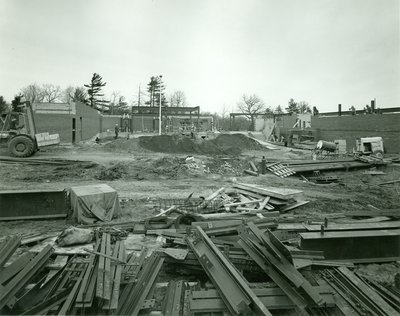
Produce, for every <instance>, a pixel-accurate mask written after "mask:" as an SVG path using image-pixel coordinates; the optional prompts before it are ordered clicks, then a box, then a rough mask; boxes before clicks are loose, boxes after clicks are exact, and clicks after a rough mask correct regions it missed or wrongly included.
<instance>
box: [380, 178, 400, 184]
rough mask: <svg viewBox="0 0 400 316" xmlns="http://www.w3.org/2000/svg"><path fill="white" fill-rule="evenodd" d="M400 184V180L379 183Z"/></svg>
mask: <svg viewBox="0 0 400 316" xmlns="http://www.w3.org/2000/svg"><path fill="white" fill-rule="evenodd" d="M399 182H400V179H399V180H392V181H387V182H381V183H378V185H385V184H394V183H399Z"/></svg>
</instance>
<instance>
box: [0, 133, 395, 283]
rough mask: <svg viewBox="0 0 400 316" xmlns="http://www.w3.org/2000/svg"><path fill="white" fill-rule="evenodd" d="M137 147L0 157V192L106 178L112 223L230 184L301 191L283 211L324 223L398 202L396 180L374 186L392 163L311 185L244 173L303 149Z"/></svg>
mask: <svg viewBox="0 0 400 316" xmlns="http://www.w3.org/2000/svg"><path fill="white" fill-rule="evenodd" d="M230 141H232V140H230ZM142 145H143V144H142ZM142 145H141V144H140V140H139V139H138V138H133V139H129V140H127V139H123V138H119V139H117V140H114V139H113V138H109V139H105V140H102V141H101V142H100V144H97V143H95V142H93V141H90V142H85V143H80V144H77V145H61V146H58V147H51V148H48V149H46V150H42V151H40V152H38V153H37V154H36V155H35V157H34V158H35V159H43V158H45V159H67V160H74V161H75V162H73V163H72V162H71V164H65V165H61V166H60V165H52V164H45V163H43V164H27V163H3V162H0V164H1V165H2V167H1V168H0V190H38V189H43V190H46V189H49V190H51V189H68V188H70V187H72V186H80V185H86V184H95V183H106V184H108V185H109V186H111V187H112V188H114V189H115V190H117V192H118V195H119V198H120V202H121V207H122V214H121V216H120V217H119V218H117V219H115V220H114V221H115V222H124V221H133V220H141V219H144V218H146V217H149V216H152V215H155V214H158V213H159V212H160V200H163V199H182V198H186V197H188V196H189V195H190V194H192V193H193V197H195V198H198V197H201V196H203V197H204V196H207V195H209V194H211V193H212V192H214V191H215V190H217V189H218V188H221V187H224V186H227V185H229V184H230V183H233V182H236V181H238V182H243V183H249V184H262V185H266V186H275V187H286V188H292V189H299V190H302V191H303V192H304V199H305V200H308V201H310V203H309V204H307V205H303V206H301V207H298V208H296V209H294V210H292V211H289V212H288V214H293V215H298V216H300V217H301V218H302V219H303V220H307V218H318V217H319V218H321V220H323V218H324V216H326V215H329V214H340V213H343V214H344V215H345V214H346V212H348V211H354V210H359V209H365V208H367V206H368V205H373V206H375V207H379V208H382V209H394V208H399V207H400V199H399V193H400V184H399V183H396V184H392V185H386V186H378V185H377V184H378V183H381V182H385V181H390V180H396V179H399V178H400V167H399V165H398V164H391V165H388V166H382V167H381V168H379V170H381V171H383V172H384V173H385V174H382V175H368V174H364V172H365V169H357V170H350V171H337V172H330V173H329V174H330V175H332V174H334V175H336V176H338V177H339V178H340V179H341V182H340V184H327V185H316V184H313V183H310V182H306V181H305V180H303V179H301V178H300V177H299V176H297V175H294V176H291V177H287V178H279V177H278V176H276V175H274V174H272V173H268V172H267V174H265V175H259V176H250V175H245V174H244V172H243V171H244V170H245V169H248V168H249V161H253V162H255V163H259V162H260V160H261V158H262V157H263V156H264V157H265V158H266V159H267V160H269V161H282V162H285V161H293V160H304V159H310V157H311V153H310V151H307V150H299V149H293V148H287V147H282V146H279V147H277V149H274V150H271V149H267V148H265V147H262V146H259V145H255V146H254V148H253V145H251V146H247V149H246V148H245V149H241V150H239V151H234V150H233V151H232V153H231V154H229V153H226V154H221V153H218V152H212V153H211V154H210V153H209V154H206V153H201V150H200V152H199V150H197V149H195V150H194V152H190V151H187V152H185V149H183V150H182V152H178V153H171V152H161V151H162V148H161V149H160V148H159V149H158V151H152V150H151V146H149V145H146V146H142ZM146 147H147V148H146ZM149 147H150V149H149ZM167 147H168V146H167ZM169 147H170V146H169ZM244 147H246V146H244ZM212 151H213V150H212ZM0 157H9V155H8V153H7V150H6V149H5V148H1V149H0ZM188 157H193V159H189V161H191V162H190V163H187V158H188ZM196 166H197V167H196ZM327 174H328V173H327ZM346 220H349V218H346V217H342V218H340V216H339V217H338V218H337V219H335V221H337V222H341V221H346ZM70 224H71V223H70V222H69V220H68V219H67V220H65V219H61V220H53V219H51V220H34V221H11V222H0V236H3V235H11V234H15V233H19V232H27V231H29V232H32V233H49V232H53V231H54V232H59V231H61V230H63V229H64V228H66V227H68V226H69V225H70ZM376 270H379V274H377V273H376ZM396 270H398V265H396V264H395V263H392V264H383V265H376V264H372V265H369V268H368V269H367V270H366V271H364V272H365V274H370V275H372V276H375V277H378V275H379V277H381V278H389V279H390V281H392V278H393V271H396Z"/></svg>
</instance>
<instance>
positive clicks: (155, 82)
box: [146, 76, 167, 106]
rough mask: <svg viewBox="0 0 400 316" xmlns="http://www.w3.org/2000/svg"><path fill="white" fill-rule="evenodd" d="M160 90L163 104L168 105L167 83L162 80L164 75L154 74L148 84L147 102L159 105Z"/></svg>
mask: <svg viewBox="0 0 400 316" xmlns="http://www.w3.org/2000/svg"><path fill="white" fill-rule="evenodd" d="M160 90H161V100H162V106H167V99H166V97H165V92H164V91H165V85H164V82H163V81H162V76H157V77H155V76H152V77H151V78H150V82H149V83H148V84H147V92H148V93H149V101H147V102H146V104H147V105H150V106H159V104H160Z"/></svg>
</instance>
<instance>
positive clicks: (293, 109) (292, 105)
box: [285, 99, 299, 114]
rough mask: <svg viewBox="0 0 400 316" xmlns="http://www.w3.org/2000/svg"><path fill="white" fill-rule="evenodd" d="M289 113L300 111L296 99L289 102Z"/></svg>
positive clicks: (287, 109)
mask: <svg viewBox="0 0 400 316" xmlns="http://www.w3.org/2000/svg"><path fill="white" fill-rule="evenodd" d="M285 110H286V111H287V112H288V113H290V114H293V113H299V108H298V107H297V103H296V102H295V101H294V99H290V100H289V102H288V107H287V108H286V109H285Z"/></svg>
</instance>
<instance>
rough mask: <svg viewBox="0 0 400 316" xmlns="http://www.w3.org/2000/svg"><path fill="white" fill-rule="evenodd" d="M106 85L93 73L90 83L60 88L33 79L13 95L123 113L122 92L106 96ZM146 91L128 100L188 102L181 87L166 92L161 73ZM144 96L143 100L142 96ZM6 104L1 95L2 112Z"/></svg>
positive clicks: (125, 105)
mask: <svg viewBox="0 0 400 316" xmlns="http://www.w3.org/2000/svg"><path fill="white" fill-rule="evenodd" d="M106 85H107V83H106V82H104V80H103V78H102V76H101V75H100V74H98V73H94V74H93V75H92V78H91V80H90V82H89V83H87V84H84V85H82V86H68V87H67V88H65V89H63V88H61V87H60V86H58V85H54V84H42V85H39V84H37V83H33V84H30V85H27V86H25V87H23V88H22V89H21V90H20V91H19V93H18V94H17V95H16V97H17V96H18V97H22V96H23V97H24V98H25V100H27V101H30V102H31V103H32V104H33V103H59V102H61V103H71V102H82V103H84V104H86V105H88V106H90V107H92V108H94V109H97V110H99V111H101V112H102V113H108V114H122V113H126V112H128V111H129V106H128V102H127V101H126V98H125V96H123V95H122V94H121V92H119V91H113V92H112V93H111V95H110V96H109V97H108V98H106V97H105V95H104V93H103V88H104V87H105V86H106ZM146 90H147V93H146V92H142V91H140V89H139V94H138V96H137V100H134V101H132V102H131V104H130V105H131V106H135V105H136V106H143V105H146V106H159V104H160V95H161V100H162V101H161V102H162V104H161V105H162V106H176V107H183V106H188V103H187V101H186V96H185V93H184V92H183V91H181V90H177V91H175V92H174V93H173V94H171V95H170V96H168V97H167V96H166V93H165V84H164V82H163V81H162V77H161V76H152V77H151V78H150V82H149V83H148V84H147V89H146ZM143 99H145V100H143ZM8 107H9V106H8V105H7V102H6V101H5V100H4V97H2V96H0V112H4V111H5V110H6V109H7V108H8Z"/></svg>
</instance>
